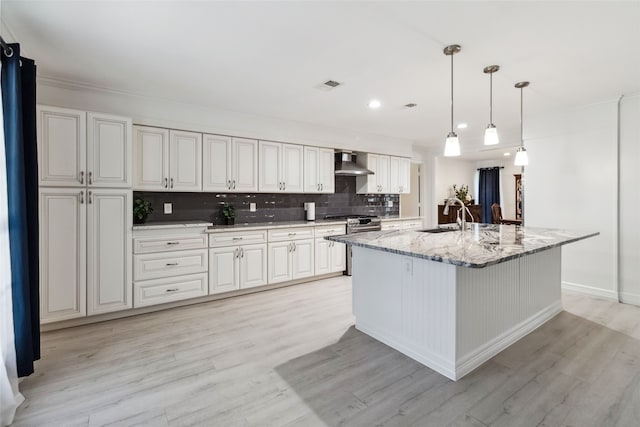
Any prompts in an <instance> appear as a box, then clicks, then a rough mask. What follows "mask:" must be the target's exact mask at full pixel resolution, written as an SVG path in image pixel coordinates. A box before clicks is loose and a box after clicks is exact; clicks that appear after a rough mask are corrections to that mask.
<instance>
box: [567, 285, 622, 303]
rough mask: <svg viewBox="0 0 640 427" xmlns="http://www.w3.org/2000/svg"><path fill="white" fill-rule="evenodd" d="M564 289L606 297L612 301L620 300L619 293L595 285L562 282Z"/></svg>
mask: <svg viewBox="0 0 640 427" xmlns="http://www.w3.org/2000/svg"><path fill="white" fill-rule="evenodd" d="M562 289H563V290H567V291H573V292H578V293H581V294H585V295H591V296H593V297H598V298H604V299H606V300H610V301H618V293H617V292H615V291H609V290H607V289H601V288H595V287H593V286H587V285H581V284H578V283H571V282H565V281H563V282H562Z"/></svg>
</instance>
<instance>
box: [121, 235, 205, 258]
mask: <svg viewBox="0 0 640 427" xmlns="http://www.w3.org/2000/svg"><path fill="white" fill-rule="evenodd" d="M206 247H207V235H206V234H194V235H191V236H158V237H137V238H135V239H133V253H134V254H148V253H155V252H169V251H177V250H183V249H205V248H206Z"/></svg>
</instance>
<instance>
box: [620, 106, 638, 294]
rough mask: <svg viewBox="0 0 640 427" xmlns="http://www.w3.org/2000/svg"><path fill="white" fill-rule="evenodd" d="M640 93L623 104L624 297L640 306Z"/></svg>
mask: <svg viewBox="0 0 640 427" xmlns="http://www.w3.org/2000/svg"><path fill="white" fill-rule="evenodd" d="M639 161H640V94H637V95H635V96H631V97H625V98H623V99H622V101H621V103H620V252H619V253H620V264H619V268H620V270H619V277H620V300H621V301H622V302H628V303H630V304H636V305H640V226H638V214H639V213H640V165H639V164H638V162H639Z"/></svg>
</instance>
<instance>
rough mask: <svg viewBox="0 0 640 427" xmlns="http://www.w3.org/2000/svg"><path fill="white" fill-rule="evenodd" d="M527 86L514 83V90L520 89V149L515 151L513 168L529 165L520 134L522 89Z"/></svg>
mask: <svg viewBox="0 0 640 427" xmlns="http://www.w3.org/2000/svg"><path fill="white" fill-rule="evenodd" d="M527 86H529V82H518V83H516V86H515V87H516V89H520V147H519V148H518V150H517V151H516V158H515V159H514V161H513V164H514V165H515V166H527V165H528V164H529V156H527V150H526V149H525V148H524V137H523V132H522V128H523V126H522V123H523V119H522V89H524V88H525V87H527Z"/></svg>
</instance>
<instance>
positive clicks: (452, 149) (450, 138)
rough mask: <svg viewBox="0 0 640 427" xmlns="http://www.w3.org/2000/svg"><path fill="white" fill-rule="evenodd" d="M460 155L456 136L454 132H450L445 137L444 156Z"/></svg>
mask: <svg viewBox="0 0 640 427" xmlns="http://www.w3.org/2000/svg"><path fill="white" fill-rule="evenodd" d="M459 155H460V142H459V141H458V135H456V133H455V132H450V133H449V135H447V140H446V141H445V143H444V156H445V157H455V156H459Z"/></svg>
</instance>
